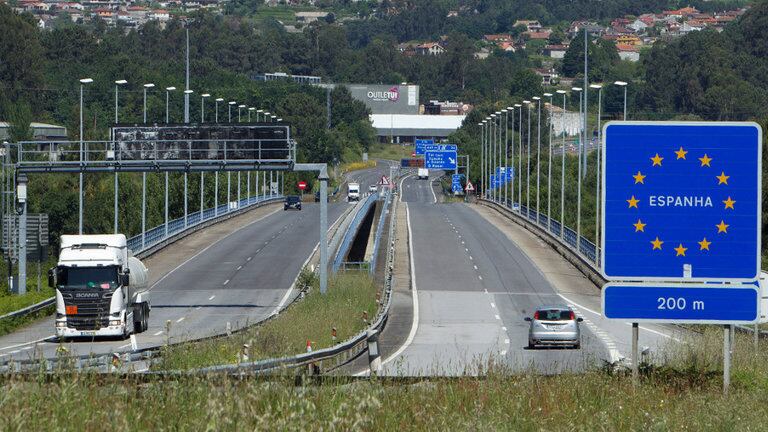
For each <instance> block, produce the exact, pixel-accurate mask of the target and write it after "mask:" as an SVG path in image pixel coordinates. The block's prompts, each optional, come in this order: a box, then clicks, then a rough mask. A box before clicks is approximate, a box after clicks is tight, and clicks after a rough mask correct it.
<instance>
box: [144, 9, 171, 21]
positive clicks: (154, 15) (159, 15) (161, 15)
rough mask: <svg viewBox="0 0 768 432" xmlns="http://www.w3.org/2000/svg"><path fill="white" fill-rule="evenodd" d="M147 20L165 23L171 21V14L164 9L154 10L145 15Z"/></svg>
mask: <svg viewBox="0 0 768 432" xmlns="http://www.w3.org/2000/svg"><path fill="white" fill-rule="evenodd" d="M147 18H149V19H151V20H158V21H160V22H166V21H168V20H170V19H171V14H169V13H168V11H167V10H165V9H155V10H153V11H152V12H150V13H149V14H148V15H147Z"/></svg>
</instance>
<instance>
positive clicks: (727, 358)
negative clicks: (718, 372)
mask: <svg viewBox="0 0 768 432" xmlns="http://www.w3.org/2000/svg"><path fill="white" fill-rule="evenodd" d="M732 328H733V326H731V325H725V326H723V395H724V396H727V395H728V388H729V387H730V386H731V353H733V340H732V339H731V329H732Z"/></svg>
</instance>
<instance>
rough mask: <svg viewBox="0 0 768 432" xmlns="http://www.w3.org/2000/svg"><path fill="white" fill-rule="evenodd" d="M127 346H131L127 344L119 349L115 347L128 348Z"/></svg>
mask: <svg viewBox="0 0 768 432" xmlns="http://www.w3.org/2000/svg"><path fill="white" fill-rule="evenodd" d="M129 346H131V344H129V343H127V344H125V345H120V346H119V347H117V349H123V348H128V347H129Z"/></svg>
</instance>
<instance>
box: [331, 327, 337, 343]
mask: <svg viewBox="0 0 768 432" xmlns="http://www.w3.org/2000/svg"><path fill="white" fill-rule="evenodd" d="M331 340H332V341H333V344H334V345H336V327H334V328H332V329H331Z"/></svg>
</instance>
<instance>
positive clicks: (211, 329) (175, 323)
mask: <svg viewBox="0 0 768 432" xmlns="http://www.w3.org/2000/svg"><path fill="white" fill-rule="evenodd" d="M388 172H389V169H388V165H386V164H380V165H379V166H378V167H377V168H375V169H370V170H363V171H358V172H353V173H351V174H350V175H349V177H350V178H352V179H354V180H357V181H359V182H360V183H361V185H364V186H365V187H366V188H367V185H368V184H369V183H371V184H373V183H375V180H374V179H376V180H377V179H379V178H380V177H381V175H382V174H383V173H387V174H388ZM349 205H350V204H348V203H346V202H345V201H344V200H341V202H338V203H330V204H329V207H328V224H329V226H330V225H332V224H333V223H334V222H335V221H336V220H337V219H338V218H339V217H340V216H341V215H342V214H343V212H344V210H345V209H346V208H347V206H349ZM319 212H320V205H319V204H318V203H304V206H303V208H302V210H301V211H283V210H282V208H281V207H279V206H278V207H277V211H275V212H272V213H269V214H267V215H266V216H265V217H263V218H261V219H258V220H256V221H254V222H252V223H250V224H248V225H246V226H244V227H242V228H241V229H239V230H236V231H234V232H232V233H231V234H230V235H227V236H226V237H223V238H218V239H213V242H212V244H211V245H210V247H208V248H207V249H206V250H205V251H204V252H203V253H200V254H198V255H195V256H193V257H192V258H191V259H188V260H187V261H184V262H180V263H179V265H178V267H176V268H173V267H171V269H172V270H171V269H166V270H165V271H168V270H170V272H168V273H167V274H164V275H163V276H160V275H155V277H156V278H158V279H159V280H157V282H156V283H155V284H154V285H153V286H152V287H151V301H152V312H151V314H150V319H149V329H148V330H147V331H146V332H144V333H141V334H139V335H137V336H136V341H137V345H138V348H144V347H150V346H157V345H161V344H163V343H165V342H166V341H172V342H173V341H179V340H187V339H194V338H200V337H204V336H208V335H213V334H220V333H223V332H225V331H226V328H227V326H228V325H229V327H230V328H232V329H235V328H238V327H241V326H245V325H247V324H249V323H253V322H256V321H259V320H262V319H264V318H266V317H267V316H269V315H270V314H272V313H273V312H274V311H275V310H276V309H279V308H280V307H281V306H282V305H283V304H285V303H286V302H287V301H289V300H290V299H291V298H292V296H293V295H295V292H293V291H292V290H291V286H292V284H293V282H294V280H295V279H296V276H297V275H298V273H299V271H300V269H301V267H302V265H303V264H304V262H305V261H306V260H307V258H308V257H309V256H310V255H311V253H312V251H313V250H314V248H315V246H316V245H317V242H318V224H319ZM222 223H227V222H222ZM172 251H173V246H170V247H168V248H166V249H164V250H163V251H160V252H159V254H164V253H173V252H172ZM149 270H150V272H152V271H153V269H152V268H150V269H149ZM168 329H170V332H169V331H168ZM52 334H53V317H48V318H45V319H41V320H39V321H37V322H35V323H32V324H30V325H28V326H26V327H24V328H22V329H19V330H18V331H17V332H14V333H11V334H9V335H6V336H3V337H0V361H7V360H8V359H11V358H17V359H26V358H31V357H35V358H37V357H39V356H43V357H46V358H51V357H55V355H56V349H57V347H58V342H57V341H55V339H54V338H52ZM67 347H68V348H69V349H70V352H71V353H72V354H76V355H84V354H105V353H112V352H124V351H130V350H131V349H132V347H131V342H130V341H129V340H121V339H118V340H96V341H82V340H78V341H72V342H67Z"/></svg>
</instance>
